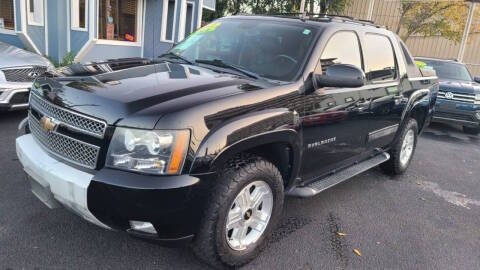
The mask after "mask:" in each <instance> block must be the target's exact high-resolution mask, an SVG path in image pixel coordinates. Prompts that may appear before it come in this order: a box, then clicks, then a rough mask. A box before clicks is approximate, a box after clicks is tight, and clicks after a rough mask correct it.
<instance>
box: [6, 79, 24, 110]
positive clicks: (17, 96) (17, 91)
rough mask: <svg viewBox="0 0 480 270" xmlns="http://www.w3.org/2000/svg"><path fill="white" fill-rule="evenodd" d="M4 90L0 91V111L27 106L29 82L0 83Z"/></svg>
mask: <svg viewBox="0 0 480 270" xmlns="http://www.w3.org/2000/svg"><path fill="white" fill-rule="evenodd" d="M3 87H5V88H6V90H3V91H1V92H0V111H13V110H23V109H26V108H28V95H29V92H30V87H31V83H26V84H18V83H16V84H14V85H8V84H7V85H0V88H3Z"/></svg>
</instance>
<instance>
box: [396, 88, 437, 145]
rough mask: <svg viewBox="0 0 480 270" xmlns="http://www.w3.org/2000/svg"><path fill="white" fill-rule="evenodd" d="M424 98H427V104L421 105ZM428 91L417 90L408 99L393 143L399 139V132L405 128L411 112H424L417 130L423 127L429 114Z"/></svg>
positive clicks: (429, 97)
mask: <svg viewBox="0 0 480 270" xmlns="http://www.w3.org/2000/svg"><path fill="white" fill-rule="evenodd" d="M425 98H428V102H427V104H425V105H424V104H423V100H424V99H425ZM430 99H431V96H430V90H429V89H419V90H416V91H415V92H413V93H412V94H411V95H410V98H409V99H408V102H407V106H406V107H405V109H404V110H403V113H402V118H401V120H400V125H399V128H398V130H397V133H396V134H395V138H394V140H393V143H396V142H397V140H398V139H399V136H400V133H401V130H402V129H403V128H404V127H405V125H406V124H407V121H408V119H409V118H410V117H411V116H412V112H413V111H417V110H425V117H424V119H423V123H418V125H419V128H420V126H424V123H425V122H426V121H427V118H428V114H429V104H430ZM419 132H420V130H419Z"/></svg>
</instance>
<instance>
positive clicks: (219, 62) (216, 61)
mask: <svg viewBox="0 0 480 270" xmlns="http://www.w3.org/2000/svg"><path fill="white" fill-rule="evenodd" d="M195 62H196V63H199V64H205V65H211V66H215V67H220V68H226V69H231V70H234V71H236V72H239V73H242V74H243V75H246V76H248V77H250V78H254V79H260V76H259V75H258V74H256V73H254V72H251V71H248V70H246V69H244V68H242V67H239V66H237V65H233V64H228V63H225V62H223V61H222V60H220V59H214V60H202V59H198V60H195Z"/></svg>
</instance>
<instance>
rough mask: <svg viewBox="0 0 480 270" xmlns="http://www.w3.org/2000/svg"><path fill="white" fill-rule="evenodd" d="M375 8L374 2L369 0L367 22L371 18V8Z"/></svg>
mask: <svg viewBox="0 0 480 270" xmlns="http://www.w3.org/2000/svg"><path fill="white" fill-rule="evenodd" d="M374 7H375V0H370V2H369V3H368V14H367V20H368V21H371V20H372V18H373V8H374Z"/></svg>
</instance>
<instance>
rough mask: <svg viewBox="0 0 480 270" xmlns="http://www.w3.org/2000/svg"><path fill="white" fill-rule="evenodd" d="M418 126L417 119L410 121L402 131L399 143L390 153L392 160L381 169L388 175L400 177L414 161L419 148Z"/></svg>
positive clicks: (382, 165)
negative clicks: (416, 149) (416, 150)
mask: <svg viewBox="0 0 480 270" xmlns="http://www.w3.org/2000/svg"><path fill="white" fill-rule="evenodd" d="M417 136H418V124H417V121H415V119H410V120H409V121H408V123H407V124H406V125H405V126H404V128H403V129H402V130H401V133H400V137H399V139H398V141H397V142H396V143H395V144H394V145H393V146H392V148H391V149H390V151H389V154H390V159H389V160H388V161H387V162H385V163H383V164H381V165H380V167H381V168H382V169H383V170H384V171H385V172H386V173H388V174H391V175H398V174H402V173H404V172H405V171H406V170H407V168H408V166H409V165H410V162H411V161H412V157H413V154H414V153H415V148H416V146H417Z"/></svg>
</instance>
